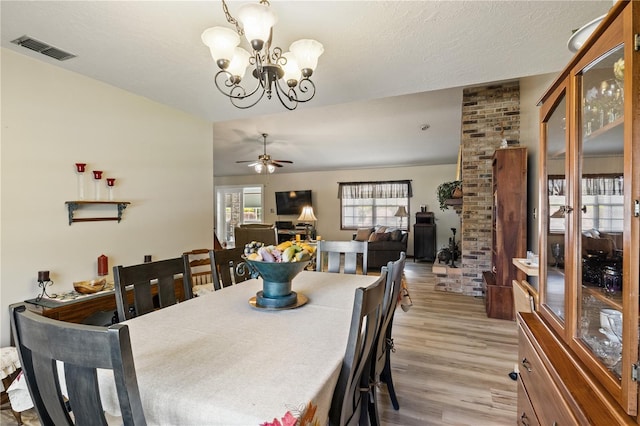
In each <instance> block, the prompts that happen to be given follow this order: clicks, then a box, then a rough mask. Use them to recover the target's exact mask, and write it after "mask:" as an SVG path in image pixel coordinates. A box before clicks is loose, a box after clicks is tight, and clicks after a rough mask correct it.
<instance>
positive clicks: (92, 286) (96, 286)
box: [73, 278, 107, 294]
mask: <svg viewBox="0 0 640 426" xmlns="http://www.w3.org/2000/svg"><path fill="white" fill-rule="evenodd" d="M106 284H107V280H106V278H96V279H95V280H90V281H76V282H74V283H73V288H74V289H75V290H76V291H77V292H78V293H82V294H93V293H97V292H99V291H102V290H103V289H104V287H105V285H106Z"/></svg>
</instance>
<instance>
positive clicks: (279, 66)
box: [201, 0, 324, 110]
mask: <svg viewBox="0 0 640 426" xmlns="http://www.w3.org/2000/svg"><path fill="white" fill-rule="evenodd" d="M222 8H223V10H224V13H225V16H226V19H227V21H228V22H229V23H230V24H233V25H235V27H236V30H235V31H234V30H232V29H230V28H226V27H212V28H208V29H206V30H205V31H204V32H203V33H202V36H201V38H202V42H203V43H204V44H205V45H207V46H208V47H209V50H210V52H211V56H212V57H213V59H214V61H215V62H216V65H217V66H218V68H219V69H220V70H219V71H218V72H217V73H216V74H215V78H214V81H215V84H216V87H217V88H218V90H219V91H220V92H221V93H222V94H224V95H226V96H227V97H228V98H229V99H230V100H231V103H232V104H233V105H234V106H236V107H237V108H241V109H246V108H251V107H252V106H254V105H256V104H257V103H258V102H260V100H261V99H262V98H263V97H264V95H265V94H266V95H267V99H271V98H272V96H273V94H274V93H275V94H276V96H277V97H278V99H279V100H280V102H281V103H282V105H283V106H284V107H285V108H287V109H289V110H293V109H295V108H296V107H297V106H298V103H303V102H308V101H310V100H311V99H313V97H314V96H315V94H316V86H315V84H314V83H313V81H311V79H310V77H311V76H312V75H313V72H314V70H315V69H316V67H317V65H318V58H319V57H320V55H322V53H323V52H324V47H323V46H322V44H321V43H319V42H317V41H316V40H310V39H302V40H298V41H294V42H293V43H291V45H290V46H289V52H286V53H283V52H282V49H281V48H280V47H272V46H271V40H272V37H273V26H274V25H275V24H276V23H277V22H278V18H277V16H276V14H275V13H274V12H273V11H272V10H271V7H270V5H269V2H268V1H267V0H260V2H259V3H249V4H244V5H242V6H240V8H239V9H238V19H237V20H236V19H235V18H233V17H232V16H231V14H230V13H229V11H228V8H227V4H226V2H225V0H222ZM242 35H244V36H245V38H246V40H247V42H248V43H249V45H250V46H251V52H249V51H247V50H245V49H243V48H242V47H239V45H240V42H241V39H240V36H242ZM247 68H250V69H251V70H252V72H251V75H252V76H253V78H255V80H256V81H255V86H254V87H253V88H249V89H247V88H245V87H244V86H243V85H242V84H243V83H246V84H247V86H250V85H252V83H251V81H249V82H246V81H245V80H244V77H245V74H246V71H247Z"/></svg>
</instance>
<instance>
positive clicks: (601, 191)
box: [573, 45, 624, 380]
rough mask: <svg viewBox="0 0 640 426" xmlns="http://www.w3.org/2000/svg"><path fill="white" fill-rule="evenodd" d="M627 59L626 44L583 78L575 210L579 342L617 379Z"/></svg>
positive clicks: (622, 236)
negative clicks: (624, 74) (624, 75)
mask: <svg viewBox="0 0 640 426" xmlns="http://www.w3.org/2000/svg"><path fill="white" fill-rule="evenodd" d="M623 54H624V51H623V46H622V45H621V46H619V47H618V48H616V49H614V50H612V51H610V52H609V53H608V54H606V55H605V56H603V57H600V58H598V60H597V61H596V62H595V63H594V64H592V65H591V66H590V67H588V68H587V70H586V71H584V72H583V73H582V81H581V88H582V93H581V100H582V105H581V112H582V135H581V136H582V137H581V142H582V149H581V150H579V151H578V152H579V153H580V157H579V159H578V160H579V166H578V170H580V174H579V175H578V181H577V182H576V188H577V191H576V192H577V194H576V195H577V197H576V198H577V202H578V204H577V206H574V210H573V211H574V213H575V215H576V218H575V225H576V227H577V229H576V233H575V235H576V236H579V238H580V245H579V246H578V247H580V251H579V253H578V255H579V268H578V269H579V270H580V269H581V271H580V272H581V273H578V274H577V277H576V278H577V282H578V286H577V288H578V301H579V306H578V315H579V317H578V338H579V339H581V340H582V342H583V343H584V344H585V346H586V348H587V349H588V350H589V351H591V352H592V354H593V355H595V357H596V358H597V359H599V360H600V361H601V362H602V363H603V364H604V366H605V367H606V368H607V369H608V370H609V371H610V372H611V374H612V375H613V376H614V377H615V378H616V380H619V379H620V378H621V374H622V362H621V361H622V345H623V343H624V342H623V339H622V321H623V307H622V258H623V256H624V253H623V250H622V243H623V241H624V235H623V233H624V132H623V130H624V126H623V122H624V115H623V112H624V102H623V101H624V86H623V78H622V77H623V75H622V70H623V69H624V59H623Z"/></svg>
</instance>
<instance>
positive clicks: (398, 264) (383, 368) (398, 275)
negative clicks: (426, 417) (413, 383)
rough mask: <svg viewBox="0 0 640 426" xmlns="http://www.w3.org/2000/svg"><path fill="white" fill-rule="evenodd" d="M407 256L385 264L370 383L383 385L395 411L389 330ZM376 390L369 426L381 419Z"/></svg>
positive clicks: (370, 399) (396, 405) (396, 399)
mask: <svg viewBox="0 0 640 426" xmlns="http://www.w3.org/2000/svg"><path fill="white" fill-rule="evenodd" d="M406 258H407V256H406V253H405V252H400V258H399V259H398V260H396V261H393V262H389V263H387V266H386V269H387V279H386V282H385V292H384V299H383V302H382V321H381V322H380V327H379V329H378V332H377V333H376V339H375V343H374V348H373V354H372V357H371V358H372V361H371V371H370V380H371V381H372V382H373V383H376V384H377V383H380V382H382V383H385V384H386V385H387V391H388V394H389V398H390V399H391V403H392V405H393V407H394V408H395V409H396V410H397V409H398V408H400V406H399V404H398V398H397V397H396V392H395V388H394V385H393V379H392V377H391V364H390V357H391V350H392V349H393V340H392V336H391V328H392V326H393V316H394V314H395V311H396V307H397V306H398V299H399V295H400V289H401V288H402V275H403V272H404V265H405V261H406ZM376 401H377V397H376V387H375V386H373V387H371V396H370V398H369V403H368V411H369V421H370V424H371V426H379V425H380V418H379V414H378V407H377V404H376Z"/></svg>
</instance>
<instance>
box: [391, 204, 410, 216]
mask: <svg viewBox="0 0 640 426" xmlns="http://www.w3.org/2000/svg"><path fill="white" fill-rule="evenodd" d="M394 216H396V217H407V216H409V213H407V209H406V208H405V207H404V206H398V210H396V214H394Z"/></svg>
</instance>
